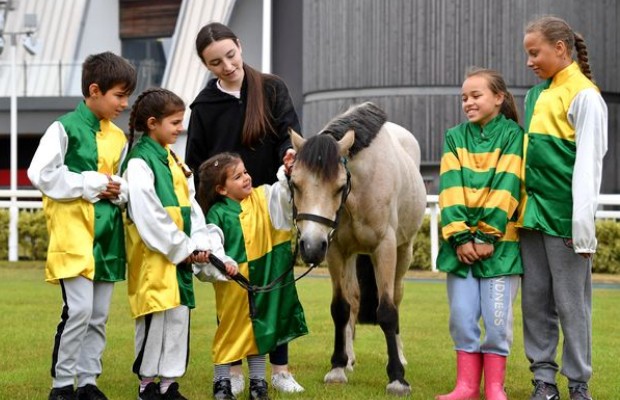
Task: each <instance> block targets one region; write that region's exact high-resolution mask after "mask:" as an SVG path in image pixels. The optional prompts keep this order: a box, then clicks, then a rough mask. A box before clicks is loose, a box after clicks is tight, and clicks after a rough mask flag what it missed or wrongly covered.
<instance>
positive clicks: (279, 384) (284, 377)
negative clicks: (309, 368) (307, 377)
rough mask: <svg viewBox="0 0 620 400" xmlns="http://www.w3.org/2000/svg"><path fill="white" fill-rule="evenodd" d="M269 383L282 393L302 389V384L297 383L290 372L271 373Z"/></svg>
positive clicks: (301, 390)
mask: <svg viewBox="0 0 620 400" xmlns="http://www.w3.org/2000/svg"><path fill="white" fill-rule="evenodd" d="M271 384H272V385H273V387H274V388H276V390H277V391H279V392H283V393H299V392H303V391H304V388H303V386H301V385H300V384H299V383H297V381H296V380H295V378H293V375H291V373H290V372H280V373H277V374H274V375H271Z"/></svg>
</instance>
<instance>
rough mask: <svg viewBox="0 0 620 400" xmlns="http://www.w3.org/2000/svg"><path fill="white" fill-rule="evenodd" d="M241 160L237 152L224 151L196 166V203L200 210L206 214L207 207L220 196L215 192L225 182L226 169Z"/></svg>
mask: <svg viewBox="0 0 620 400" xmlns="http://www.w3.org/2000/svg"><path fill="white" fill-rule="evenodd" d="M240 161H241V156H240V155H239V154H237V153H231V152H224V153H219V154H216V155H214V156H213V157H211V158H209V159H207V161H205V162H203V163H202V164H200V167H199V168H198V179H199V180H200V183H199V184H198V204H200V208H201V209H202V212H203V213H204V214H205V215H207V213H208V212H209V209H210V208H211V207H212V206H213V205H214V204H215V203H216V202H218V201H220V200H221V198H222V196H221V195H220V194H219V193H218V192H217V187H218V186H224V185H225V184H226V178H228V170H229V169H230V167H232V166H234V165H236V164H237V163H239V162H240Z"/></svg>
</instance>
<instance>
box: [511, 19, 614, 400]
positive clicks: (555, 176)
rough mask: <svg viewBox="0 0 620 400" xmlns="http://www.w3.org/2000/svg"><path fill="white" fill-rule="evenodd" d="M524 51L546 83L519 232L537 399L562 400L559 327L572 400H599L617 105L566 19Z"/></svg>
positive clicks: (540, 89)
mask: <svg viewBox="0 0 620 400" xmlns="http://www.w3.org/2000/svg"><path fill="white" fill-rule="evenodd" d="M523 46H524V48H525V52H526V53H527V66H528V67H530V68H532V70H533V71H534V73H535V74H536V75H537V76H538V77H539V78H541V79H543V80H544V81H543V82H542V83H540V84H539V85H537V86H534V87H533V88H532V89H530V91H529V92H528V94H527V96H526V99H525V131H526V136H525V147H524V149H525V157H524V173H523V183H524V185H523V189H524V193H523V198H522V200H521V205H520V208H521V210H520V212H519V214H520V215H519V226H520V227H523V228H525V229H522V230H521V233H520V235H521V254H522V256H523V268H524V275H523V289H522V309H523V330H524V345H525V353H526V355H527V358H528V359H529V361H530V369H531V371H532V372H533V373H534V382H533V383H534V386H535V388H534V392H533V394H532V397H531V399H534V400H537V399H544V400H557V399H559V394H558V389H557V386H556V373H557V371H558V365H557V363H556V361H555V355H556V351H557V345H558V339H559V326H561V327H562V332H563V333H564V345H563V353H562V370H561V373H562V374H563V375H565V376H566V377H567V378H568V387H569V392H570V396H571V399H572V400H582V399H590V398H591V396H590V393H589V390H588V381H589V380H590V377H591V375H592V362H591V355H592V314H591V311H592V282H591V278H592V272H591V268H592V255H593V254H594V253H595V251H596V244H597V242H596V236H595V226H594V214H595V211H596V208H597V206H598V195H599V190H600V185H601V174H602V169H603V157H604V156H605V152H606V151H607V107H606V105H605V102H604V101H603V98H602V97H601V95H600V93H599V89H598V88H597V87H596V85H595V84H594V83H593V82H592V74H591V72H590V66H589V65H588V53H587V50H586V45H585V43H584V40H583V37H582V36H581V35H579V34H578V33H575V32H574V31H573V30H572V29H571V27H570V26H569V25H568V24H567V23H566V22H565V21H563V20H561V19H559V18H555V17H544V18H541V19H538V20H536V21H534V22H532V23H530V24H529V25H528V26H527V28H526V31H525V38H524V40H523ZM573 49H575V50H576V53H577V62H574V61H573V59H572V54H573Z"/></svg>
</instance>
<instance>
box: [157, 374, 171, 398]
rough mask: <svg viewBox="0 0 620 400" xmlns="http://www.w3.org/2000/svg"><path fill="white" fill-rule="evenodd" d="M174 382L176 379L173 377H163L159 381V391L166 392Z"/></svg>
mask: <svg viewBox="0 0 620 400" xmlns="http://www.w3.org/2000/svg"><path fill="white" fill-rule="evenodd" d="M173 383H174V379H171V378H162V379H161V381H160V382H159V393H161V394H164V393H166V392H167V391H168V388H169V387H170V385H172V384H173Z"/></svg>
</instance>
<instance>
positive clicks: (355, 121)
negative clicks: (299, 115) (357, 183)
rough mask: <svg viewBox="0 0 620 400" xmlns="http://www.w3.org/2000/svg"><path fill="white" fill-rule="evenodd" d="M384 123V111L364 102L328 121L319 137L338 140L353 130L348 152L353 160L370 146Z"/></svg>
mask: <svg viewBox="0 0 620 400" xmlns="http://www.w3.org/2000/svg"><path fill="white" fill-rule="evenodd" d="M386 122H387V114H386V113H385V111H383V110H382V109H380V108H379V107H377V106H376V105H375V104H374V103H371V102H366V103H362V104H358V105H355V106H351V107H350V108H349V109H348V110H347V111H345V112H344V113H342V114H340V115H339V116H337V117H335V118H334V119H332V120H331V121H329V122H328V123H327V125H326V126H325V128H323V130H322V131H321V132H319V135H330V136H332V137H334V139H336V140H340V139H342V137H343V136H344V134H345V133H347V131H348V130H349V129H353V131H354V132H355V141H354V142H353V146H352V147H351V149H350V150H349V155H350V156H351V158H353V157H354V156H355V155H356V154H357V153H359V152H360V151H361V150H363V149H365V148H366V147H368V146H369V145H370V143H371V142H372V140H373V139H374V138H375V136H377V133H379V130H380V129H381V127H382V126H383V124H385V123H386Z"/></svg>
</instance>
